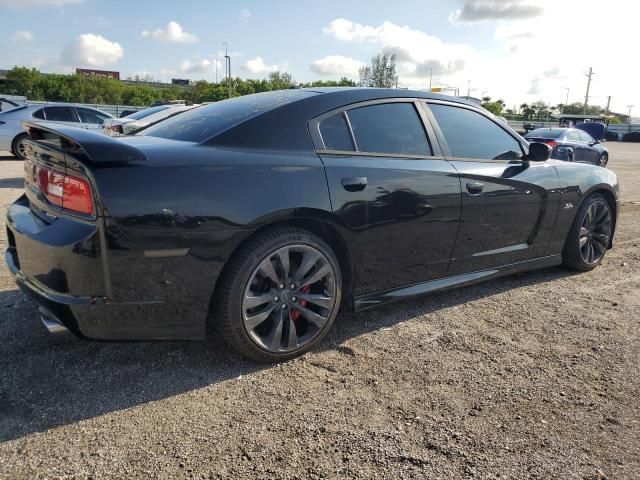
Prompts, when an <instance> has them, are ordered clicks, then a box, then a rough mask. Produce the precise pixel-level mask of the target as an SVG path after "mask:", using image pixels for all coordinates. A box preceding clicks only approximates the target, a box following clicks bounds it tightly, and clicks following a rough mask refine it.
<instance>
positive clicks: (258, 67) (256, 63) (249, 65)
mask: <svg viewBox="0 0 640 480" xmlns="http://www.w3.org/2000/svg"><path fill="white" fill-rule="evenodd" d="M241 68H242V70H244V71H246V72H248V73H251V74H254V75H258V74H265V73H271V72H275V71H277V70H278V65H269V64H267V63H265V61H264V59H263V58H262V57H256V58H252V59H251V60H247V61H246V62H245V63H244V64H243V65H242V67H241Z"/></svg>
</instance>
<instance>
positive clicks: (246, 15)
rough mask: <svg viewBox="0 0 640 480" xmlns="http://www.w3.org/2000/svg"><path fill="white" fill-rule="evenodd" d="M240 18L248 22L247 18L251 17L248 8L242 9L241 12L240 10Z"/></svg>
mask: <svg viewBox="0 0 640 480" xmlns="http://www.w3.org/2000/svg"><path fill="white" fill-rule="evenodd" d="M240 16H241V17H242V19H243V20H249V17H251V10H249V9H248V8H243V9H242V10H240Z"/></svg>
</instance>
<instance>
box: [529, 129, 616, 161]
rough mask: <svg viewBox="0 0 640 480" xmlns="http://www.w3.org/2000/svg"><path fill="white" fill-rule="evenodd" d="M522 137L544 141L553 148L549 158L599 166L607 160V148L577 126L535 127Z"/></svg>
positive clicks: (532, 140)
mask: <svg viewBox="0 0 640 480" xmlns="http://www.w3.org/2000/svg"><path fill="white" fill-rule="evenodd" d="M524 138H526V139H527V140H528V141H529V142H542V143H546V144H547V145H549V146H550V147H552V148H553V152H552V153H551V158H554V159H557V160H566V161H569V162H582V163H592V164H593V165H599V166H601V167H605V166H606V165H607V163H608V162H609V151H608V150H607V148H606V147H605V146H604V145H603V144H602V143H600V142H599V141H597V140H594V139H593V137H592V136H591V135H589V134H588V133H587V132H585V131H583V130H580V129H578V128H560V127H554V128H537V129H536V130H533V131H532V132H529V133H527V134H526V135H525V136H524Z"/></svg>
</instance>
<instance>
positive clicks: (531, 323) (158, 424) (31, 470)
mask: <svg viewBox="0 0 640 480" xmlns="http://www.w3.org/2000/svg"><path fill="white" fill-rule="evenodd" d="M608 146H609V148H610V150H611V161H610V167H611V168H612V169H613V170H614V171H616V172H618V173H619V175H620V179H621V182H622V188H623V199H624V205H623V209H622V214H621V217H620V223H619V228H618V232H617V237H616V245H615V248H614V249H613V250H611V251H610V252H609V253H608V255H607V257H606V259H605V261H604V263H603V265H602V266H600V267H599V268H597V269H596V270H595V271H593V272H590V273H586V274H580V275H576V274H573V273H571V272H568V271H566V270H563V269H561V268H553V269H548V270H544V271H538V272H534V273H528V274H521V275H515V276H512V277H508V278H504V279H501V280H495V281H492V282H490V283H486V284H483V285H479V286H474V287H469V288H465V289H461V290H455V291H450V292H446V293H442V294H436V295H431V296H428V297H422V298H420V299H416V300H412V301H406V302H403V303H399V304H395V305H393V306H387V307H382V308H379V309H377V310H371V311H367V312H366V313H362V314H358V315H345V314H343V315H341V316H340V317H339V318H338V321H337V323H336V328H335V329H334V331H333V332H332V334H331V336H330V337H329V339H328V340H327V341H325V342H324V344H323V345H322V346H321V347H320V348H319V349H317V350H316V351H314V352H312V353H309V354H307V355H305V356H304V357H302V358H300V359H297V360H294V361H291V362H288V363H286V364H281V365H277V366H264V365H256V364H254V363H252V362H250V361H247V360H245V359H243V358H241V357H240V356H238V355H237V354H235V353H234V352H233V351H231V350H230V349H229V348H228V347H226V346H225V345H224V344H222V342H221V341H220V340H217V339H211V340H209V341H207V342H195V343H186V342H170V343H92V342H86V341H81V340H77V339H75V338H73V337H70V336H66V335H63V336H51V335H49V334H48V333H46V331H45V330H44V327H42V325H40V323H39V320H37V315H36V309H35V308H34V306H33V305H32V304H31V303H29V302H28V301H27V300H26V299H25V298H24V297H23V295H22V294H20V293H19V292H18V291H17V290H16V287H15V285H14V283H13V280H12V278H11V276H10V274H9V272H8V270H7V268H6V265H4V263H0V339H1V342H2V350H1V352H2V355H1V356H0V477H2V478H11V479H19V478H25V479H27V478H28V479H32V478H108V477H113V478H124V477H126V478H149V477H160V478H243V479H244V478H269V479H270V478H277V479H294V478H298V479H307V478H311V479H315V478H361V479H372V478H389V479H399V478H482V479H487V478H489V479H490V478H509V479H519V478H563V479H582V480H584V479H604V478H609V479H633V478H639V477H640V423H639V422H640V404H639V402H638V398H639V397H640V374H639V367H638V365H639V361H640V358H639V357H640V336H639V323H640V269H639V266H640V249H639V248H638V244H639V243H640V168H639V167H640V145H632V144H618V143H609V144H608ZM21 176H22V165H21V162H17V161H15V160H12V159H11V158H10V157H7V156H6V155H5V156H4V157H3V156H2V155H1V154H0V209H1V210H3V213H2V220H1V222H4V209H5V206H6V205H7V204H8V203H10V202H11V201H12V200H13V199H14V198H15V197H17V196H18V195H19V194H20V191H21V190H20V188H21V178H20V177H21ZM3 231H4V225H0V232H3ZM5 248H6V239H5V236H4V234H2V233H0V249H2V251H4V249H5Z"/></svg>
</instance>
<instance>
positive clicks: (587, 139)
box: [578, 130, 593, 143]
mask: <svg viewBox="0 0 640 480" xmlns="http://www.w3.org/2000/svg"><path fill="white" fill-rule="evenodd" d="M578 135H580V140H581V141H583V142H586V143H593V138H592V137H591V135H589V134H588V133H587V132H583V131H582V130H579V131H578Z"/></svg>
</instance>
